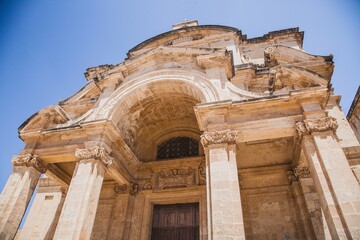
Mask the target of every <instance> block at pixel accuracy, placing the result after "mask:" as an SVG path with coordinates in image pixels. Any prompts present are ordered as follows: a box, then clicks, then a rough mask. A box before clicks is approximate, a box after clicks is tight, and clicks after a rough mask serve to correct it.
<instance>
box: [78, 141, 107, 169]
mask: <svg viewBox="0 0 360 240" xmlns="http://www.w3.org/2000/svg"><path fill="white" fill-rule="evenodd" d="M75 156H76V157H77V158H78V159H79V160H87V159H95V160H100V161H101V162H102V163H103V164H104V165H105V166H106V167H109V166H110V165H111V164H112V163H113V160H114V159H113V158H112V157H110V156H109V154H108V153H107V152H106V150H105V148H104V147H100V146H94V147H91V148H83V149H80V148H77V149H76V150H75Z"/></svg>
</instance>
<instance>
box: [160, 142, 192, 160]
mask: <svg viewBox="0 0 360 240" xmlns="http://www.w3.org/2000/svg"><path fill="white" fill-rule="evenodd" d="M198 155H199V142H198V141H197V140H195V139H192V138H189V137H176V138H171V139H169V140H167V141H165V142H163V143H161V144H159V145H158V150H157V159H158V160H161V159H171V158H182V157H191V156H198Z"/></svg>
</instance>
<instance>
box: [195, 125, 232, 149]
mask: <svg viewBox="0 0 360 240" xmlns="http://www.w3.org/2000/svg"><path fill="white" fill-rule="evenodd" d="M237 135H238V131H236V130H234V131H231V130H230V129H227V130H224V131H216V132H204V133H203V134H202V135H201V136H200V141H201V144H202V145H203V146H204V147H207V146H208V145H211V144H221V143H235V140H236V137H237Z"/></svg>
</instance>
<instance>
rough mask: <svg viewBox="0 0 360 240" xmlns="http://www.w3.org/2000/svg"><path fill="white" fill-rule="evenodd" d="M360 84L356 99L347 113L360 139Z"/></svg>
mask: <svg viewBox="0 0 360 240" xmlns="http://www.w3.org/2000/svg"><path fill="white" fill-rule="evenodd" d="M359 99H360V86H359V88H358V90H357V92H356V94H355V97H354V100H353V102H352V104H351V106H350V110H349V112H348V114H347V118H348V120H349V123H350V126H351V128H352V129H353V130H354V133H355V135H356V137H357V139H358V140H359V141H360V100H359Z"/></svg>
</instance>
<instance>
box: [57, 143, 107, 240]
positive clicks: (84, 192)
mask: <svg viewBox="0 0 360 240" xmlns="http://www.w3.org/2000/svg"><path fill="white" fill-rule="evenodd" d="M75 154H76V157H77V158H78V159H79V162H77V165H76V168H75V170H74V175H73V178H72V180H71V183H70V186H69V190H68V193H67V196H66V199H65V203H64V207H63V209H62V212H61V215H60V220H59V223H58V226H57V228H56V231H55V236H54V239H59V240H62V239H69V240H70V239H90V236H91V232H92V228H93V225H94V220H95V214H96V209H97V205H98V202H99V197H100V191H101V187H102V183H103V179H104V174H105V170H106V168H107V167H108V166H110V165H111V164H112V161H113V159H112V158H111V157H110V156H109V155H108V153H106V151H105V149H104V148H103V147H99V146H95V147H92V148H85V149H76V153H75Z"/></svg>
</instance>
